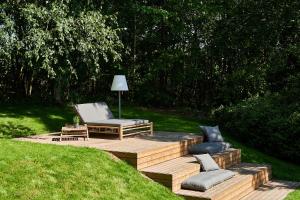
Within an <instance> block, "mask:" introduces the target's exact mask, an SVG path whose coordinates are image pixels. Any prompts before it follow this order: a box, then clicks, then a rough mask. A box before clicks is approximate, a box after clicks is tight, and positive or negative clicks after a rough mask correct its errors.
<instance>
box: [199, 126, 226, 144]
mask: <svg viewBox="0 0 300 200" xmlns="http://www.w3.org/2000/svg"><path fill="white" fill-rule="evenodd" d="M200 128H201V129H202V130H203V132H204V134H205V136H206V138H207V140H208V142H224V139H223V137H222V135H221V132H220V130H219V126H200Z"/></svg>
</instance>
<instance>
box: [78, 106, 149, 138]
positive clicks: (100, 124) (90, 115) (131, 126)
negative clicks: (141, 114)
mask: <svg viewBox="0 0 300 200" xmlns="http://www.w3.org/2000/svg"><path fill="white" fill-rule="evenodd" d="M75 109H76V111H77V113H78V115H79V116H80V118H81V120H82V122H83V123H85V124H87V126H88V130H89V133H99V134H115V135H118V136H119V138H120V140H122V139H123V137H125V136H132V135H137V134H147V133H148V134H151V135H152V134H153V124H152V122H149V121H148V120H144V119H114V117H113V114H112V112H111V111H110V109H109V108H108V106H107V104H106V103H104V102H96V103H85V104H77V105H75Z"/></svg>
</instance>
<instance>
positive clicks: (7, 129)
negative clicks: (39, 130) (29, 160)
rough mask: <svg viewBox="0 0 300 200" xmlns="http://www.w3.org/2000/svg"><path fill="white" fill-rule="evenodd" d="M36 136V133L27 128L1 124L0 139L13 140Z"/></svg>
mask: <svg viewBox="0 0 300 200" xmlns="http://www.w3.org/2000/svg"><path fill="white" fill-rule="evenodd" d="M29 135H34V131H33V130H32V129H30V128H28V127H26V126H23V125H20V124H14V123H12V122H7V123H2V124H0V138H13V137H24V136H29Z"/></svg>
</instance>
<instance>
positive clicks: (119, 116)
mask: <svg viewBox="0 0 300 200" xmlns="http://www.w3.org/2000/svg"><path fill="white" fill-rule="evenodd" d="M118 92H119V119H121V91H118Z"/></svg>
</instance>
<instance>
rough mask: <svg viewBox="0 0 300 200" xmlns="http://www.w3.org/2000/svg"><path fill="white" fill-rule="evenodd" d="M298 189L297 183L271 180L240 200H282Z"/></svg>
mask: <svg viewBox="0 0 300 200" xmlns="http://www.w3.org/2000/svg"><path fill="white" fill-rule="evenodd" d="M298 187H300V183H299V182H291V181H278V180H275V181H274V180H273V181H269V182H268V183H266V184H264V185H262V186H261V187H259V188H258V189H257V190H254V191H253V192H251V193H250V194H248V195H247V196H245V197H243V198H242V199H241V200H262V199H263V200H283V199H284V198H285V197H286V196H287V195H288V193H290V192H292V191H293V190H295V189H296V188H298Z"/></svg>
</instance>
